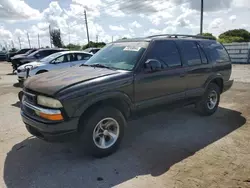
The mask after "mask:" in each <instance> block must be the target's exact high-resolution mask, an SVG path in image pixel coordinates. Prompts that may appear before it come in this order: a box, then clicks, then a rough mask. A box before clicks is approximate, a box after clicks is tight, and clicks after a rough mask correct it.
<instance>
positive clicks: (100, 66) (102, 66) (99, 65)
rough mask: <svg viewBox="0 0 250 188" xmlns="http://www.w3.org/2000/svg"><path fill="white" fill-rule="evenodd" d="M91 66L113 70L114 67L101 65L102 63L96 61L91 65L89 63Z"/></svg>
mask: <svg viewBox="0 0 250 188" xmlns="http://www.w3.org/2000/svg"><path fill="white" fill-rule="evenodd" d="M89 66H91V67H98V68H106V69H111V70H114V69H115V68H112V67H109V66H106V65H103V64H99V63H96V64H93V65H89Z"/></svg>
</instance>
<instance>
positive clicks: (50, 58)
mask: <svg viewBox="0 0 250 188" xmlns="http://www.w3.org/2000/svg"><path fill="white" fill-rule="evenodd" d="M63 54H65V53H63V52H57V53H54V54H51V55H49V56H47V57H45V58H43V59H41V60H40V62H50V61H52V60H54V59H55V58H57V57H58V56H60V55H63Z"/></svg>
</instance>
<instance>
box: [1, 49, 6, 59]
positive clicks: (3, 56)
mask: <svg viewBox="0 0 250 188" xmlns="http://www.w3.org/2000/svg"><path fill="white" fill-rule="evenodd" d="M0 61H6V52H3V51H0Z"/></svg>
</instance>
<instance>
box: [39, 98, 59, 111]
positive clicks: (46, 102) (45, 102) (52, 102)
mask: <svg viewBox="0 0 250 188" xmlns="http://www.w3.org/2000/svg"><path fill="white" fill-rule="evenodd" d="M37 103H38V104H40V105H42V106H47V107H51V108H62V107H63V106H62V103H61V102H60V101H59V100H56V99H53V98H50V97H45V96H42V95H38V96H37Z"/></svg>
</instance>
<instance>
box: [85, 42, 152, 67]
mask: <svg viewBox="0 0 250 188" xmlns="http://www.w3.org/2000/svg"><path fill="white" fill-rule="evenodd" d="M147 46H148V43H147V42H121V43H112V44H108V45H107V46H106V47H104V48H103V49H102V50H100V51H99V52H98V53H97V54H96V55H94V56H93V57H92V58H91V59H90V60H88V61H87V62H86V63H85V64H86V65H95V64H100V65H104V66H106V67H110V68H114V69H121V70H132V69H133V68H134V66H135V64H136V63H137V61H138V60H139V59H140V57H141V55H142V54H143V52H144V51H145V49H146V48H147Z"/></svg>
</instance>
